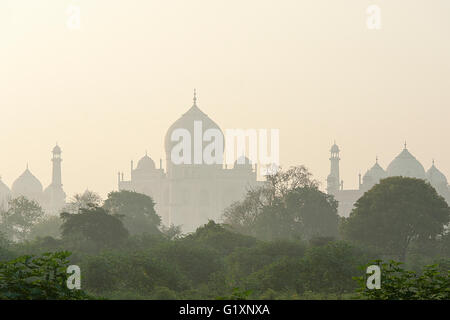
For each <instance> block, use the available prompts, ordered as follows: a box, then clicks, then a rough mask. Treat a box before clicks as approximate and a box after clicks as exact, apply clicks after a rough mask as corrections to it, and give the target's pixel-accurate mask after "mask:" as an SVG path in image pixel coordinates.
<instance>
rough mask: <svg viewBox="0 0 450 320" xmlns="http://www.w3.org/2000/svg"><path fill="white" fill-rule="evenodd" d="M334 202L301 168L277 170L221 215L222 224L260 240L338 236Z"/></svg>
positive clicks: (303, 168) (304, 169) (309, 174)
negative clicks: (223, 222)
mask: <svg viewBox="0 0 450 320" xmlns="http://www.w3.org/2000/svg"><path fill="white" fill-rule="evenodd" d="M337 205H338V204H337V201H336V200H334V198H333V196H330V195H327V194H325V193H323V192H321V191H320V190H319V189H318V183H317V182H316V181H315V180H313V179H312V177H311V173H309V171H308V170H307V169H306V168H305V167H303V166H299V167H292V168H290V169H289V170H286V171H283V170H280V171H278V172H277V173H276V174H274V175H271V176H268V177H267V182H266V183H265V184H264V185H263V186H262V187H259V188H256V189H252V190H249V191H248V192H247V195H246V197H245V199H244V200H242V201H239V202H236V203H234V204H232V205H231V206H230V207H229V208H227V209H226V210H225V212H224V215H223V218H224V221H225V223H226V224H229V225H230V226H232V227H233V228H234V229H235V230H237V231H239V232H241V233H244V234H248V235H253V236H256V237H257V238H260V239H262V240H274V239H302V238H303V239H310V238H312V237H318V236H321V237H336V236H337V235H338V220H339V217H338V215H337Z"/></svg>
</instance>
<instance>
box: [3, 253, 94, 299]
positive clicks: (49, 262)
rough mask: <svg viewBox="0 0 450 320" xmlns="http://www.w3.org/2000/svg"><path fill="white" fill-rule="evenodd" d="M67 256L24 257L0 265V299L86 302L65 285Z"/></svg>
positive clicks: (47, 254) (86, 296)
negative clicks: (81, 300)
mask: <svg viewBox="0 0 450 320" xmlns="http://www.w3.org/2000/svg"><path fill="white" fill-rule="evenodd" d="M69 255H70V254H69V253H68V252H56V253H45V254H42V255H40V256H32V255H26V256H21V257H19V258H17V259H14V260H12V261H8V262H0V299H3V300H31V299H32V300H80V299H88V298H89V295H87V294H86V293H85V292H84V291H82V290H70V289H68V287H67V284H66V281H67V278H68V276H69V275H68V274H67V267H68V266H69V261H68V260H67V257H68V256H69Z"/></svg>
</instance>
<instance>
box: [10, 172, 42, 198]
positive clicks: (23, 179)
mask: <svg viewBox="0 0 450 320" xmlns="http://www.w3.org/2000/svg"><path fill="white" fill-rule="evenodd" d="M11 189H12V193H13V195H14V196H25V197H29V198H32V199H33V198H36V196H39V195H40V194H41V193H42V184H41V182H40V181H39V180H38V178H36V177H35V176H34V175H33V174H32V173H31V171H30V170H28V168H27V169H26V170H25V171H24V172H23V173H22V174H21V175H20V176H19V177H18V178H17V179H16V181H14V183H13V185H12V188H11Z"/></svg>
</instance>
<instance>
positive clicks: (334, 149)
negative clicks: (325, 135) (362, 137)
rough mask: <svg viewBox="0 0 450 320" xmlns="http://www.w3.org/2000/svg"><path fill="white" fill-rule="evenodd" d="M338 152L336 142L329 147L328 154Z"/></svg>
mask: <svg viewBox="0 0 450 320" xmlns="http://www.w3.org/2000/svg"><path fill="white" fill-rule="evenodd" d="M339 151H340V150H339V147H338V145H337V144H336V142H335V143H334V144H333V145H332V146H331V149H330V152H332V153H338V152H339Z"/></svg>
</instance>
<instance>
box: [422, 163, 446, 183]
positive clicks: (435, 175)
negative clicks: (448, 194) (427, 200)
mask: <svg viewBox="0 0 450 320" xmlns="http://www.w3.org/2000/svg"><path fill="white" fill-rule="evenodd" d="M427 179H428V180H429V181H430V182H431V184H436V183H444V184H445V185H447V184H448V182H447V178H446V176H445V175H444V174H443V173H442V172H441V171H440V170H439V169H438V168H436V166H435V165H434V161H433V165H432V166H431V168H430V169H428V171H427Z"/></svg>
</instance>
